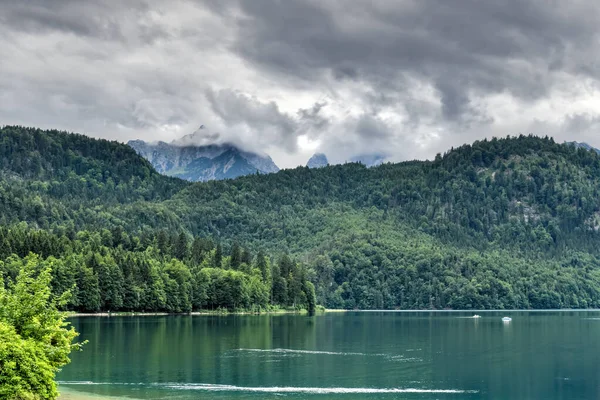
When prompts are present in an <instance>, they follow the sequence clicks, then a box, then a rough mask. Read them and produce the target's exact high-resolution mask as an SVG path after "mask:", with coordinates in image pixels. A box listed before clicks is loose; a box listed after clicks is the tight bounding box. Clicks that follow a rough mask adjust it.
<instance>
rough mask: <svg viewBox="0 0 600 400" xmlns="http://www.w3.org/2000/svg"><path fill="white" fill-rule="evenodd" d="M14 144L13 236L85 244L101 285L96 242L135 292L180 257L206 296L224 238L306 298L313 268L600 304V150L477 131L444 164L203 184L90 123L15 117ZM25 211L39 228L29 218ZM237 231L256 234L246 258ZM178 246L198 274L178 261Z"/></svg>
mask: <svg viewBox="0 0 600 400" xmlns="http://www.w3.org/2000/svg"><path fill="white" fill-rule="evenodd" d="M45 138H49V139H45ZM47 140H50V149H51V150H50V151H48V150H47V147H44V146H45V144H44V143H45V142H46V141H47ZM0 151H1V152H2V155H3V157H2V159H3V160H7V159H10V160H12V161H13V162H6V161H4V162H3V164H2V168H3V169H2V171H3V172H2V184H1V186H0V188H1V191H0V204H1V205H2V210H3V211H2V215H1V220H2V223H3V225H5V226H8V227H12V228H10V229H8V230H7V231H6V232H5V233H4V235H3V236H4V237H7V238H8V237H10V238H11V239H10V240H13V241H14V242H15V244H12V245H10V248H11V249H14V248H17V247H18V248H19V252H18V254H19V255H20V256H21V257H24V256H26V254H27V250H34V252H36V253H40V254H41V255H42V256H47V255H53V256H55V257H58V258H59V259H62V258H64V254H63V253H64V252H67V250H66V249H67V248H70V249H73V248H75V249H80V250H81V251H82V252H83V253H81V254H83V255H82V260H87V261H80V262H85V263H86V265H88V267H89V268H91V273H92V276H91V278H90V279H91V280H92V281H94V278H93V274H96V275H95V276H96V279H97V280H98V285H101V284H102V282H104V280H105V279H103V278H102V276H103V275H102V274H105V275H106V272H102V271H105V270H103V269H102V268H99V267H98V266H97V265H96V264H95V261H89V260H93V259H94V257H92V256H90V255H89V254H88V252H90V251H91V252H92V253H93V252H96V251H100V253H101V254H102V257H104V258H103V259H106V257H108V258H109V259H110V260H112V261H110V262H108V264H110V265H112V264H115V265H116V267H115V266H112V267H111V268H113V269H114V271H113V273H114V274H115V276H117V277H118V276H130V280H131V284H130V286H131V287H130V289H129V290H130V291H133V292H135V291H136V290H138V291H139V290H146V289H143V288H144V287H148V286H149V284H148V283H147V282H145V281H144V280H143V279H141V277H140V275H142V276H147V272H143V271H144V268H147V267H142V266H143V265H145V263H147V262H149V261H142V260H146V259H148V257H149V258H150V259H157V260H161V261H160V262H159V264H157V265H163V266H162V267H157V268H159V271H163V272H164V273H165V274H167V275H169V273H167V272H166V271H171V272H170V275H169V276H172V277H173V279H175V280H176V281H177V279H179V283H178V285H179V287H183V286H185V285H187V284H184V283H185V282H188V280H189V287H188V286H185V287H188V289H185V290H184V292H185V293H188V294H189V296H188V297H190V296H191V297H193V295H194V293H196V291H195V289H193V288H195V287H197V286H198V285H200V283H201V281H198V280H197V279H200V278H197V277H198V276H201V275H198V273H194V272H193V271H194V268H198V267H199V266H200V265H202V262H205V264H204V265H203V268H204V269H207V268H208V269H211V268H215V267H218V266H217V265H214V259H215V252H218V251H221V252H223V253H224V254H231V255H232V258H233V260H234V262H233V265H234V267H233V268H232V267H231V265H232V264H231V258H227V257H225V258H226V261H224V263H223V264H221V266H225V268H229V269H227V271H230V270H231V269H234V270H238V271H240V268H241V267H240V266H241V265H242V264H244V265H246V266H247V267H243V268H242V270H241V273H242V274H246V275H244V276H248V277H250V276H252V274H253V272H252V271H254V270H256V271H261V268H262V271H264V270H265V267H264V265H265V263H264V262H262V261H260V260H258V257H254V256H255V255H256V254H257V253H258V251H259V250H262V251H264V254H267V256H266V259H267V260H269V262H268V263H266V264H269V265H270V266H272V267H274V268H273V269H271V267H269V268H268V269H269V274H270V275H271V276H272V277H279V278H280V279H279V280H278V283H275V280H271V281H269V280H268V279H267V277H266V275H264V274H266V272H264V274H263V275H262V281H263V283H265V284H267V285H268V286H269V289H268V290H269V296H270V298H271V302H274V303H273V304H282V305H292V304H296V302H297V301H298V302H300V303H305V302H306V297H307V296H306V293H309V292H310V289H298V288H302V287H304V286H305V284H304V283H303V282H304V279H307V280H309V281H311V282H312V283H314V285H315V288H316V294H317V300H318V301H319V302H320V303H321V304H324V305H326V306H328V307H343V308H371V309H376V308H410V309H416V308H560V307H573V308H580V307H598V306H600V269H599V268H598V267H599V266H600V262H599V259H598V256H599V250H598V249H599V248H600V246H598V244H599V241H600V236H599V235H600V234H599V233H598V229H599V228H600V193H599V190H598V188H600V156H599V155H598V154H596V153H595V152H592V151H587V150H585V149H578V148H575V147H573V146H567V145H562V144H557V143H555V142H554V141H553V140H552V139H550V138H538V137H533V136H520V137H515V138H506V139H493V140H485V141H478V142H475V143H473V144H472V145H464V146H461V147H460V148H457V149H452V150H450V151H448V152H447V153H446V154H444V155H438V156H437V157H436V158H435V160H434V161H431V162H429V161H425V162H421V161H411V162H404V163H399V164H389V163H388V164H383V165H380V166H378V167H373V168H367V167H365V166H364V165H362V164H358V163H350V164H344V165H337V166H328V167H323V168H317V169H309V168H306V167H299V168H296V169H293V170H283V171H280V172H278V173H276V174H269V175H260V176H256V175H251V176H245V177H241V178H238V179H235V180H228V181H213V182H207V183H197V184H190V183H186V182H183V181H180V180H177V179H173V178H168V177H164V176H161V175H159V174H157V173H156V172H155V171H154V170H153V169H152V167H151V166H150V165H149V164H148V162H147V161H145V160H144V159H143V158H141V157H139V156H138V155H137V154H135V152H133V151H132V150H128V149H127V146H124V145H121V144H118V143H114V142H106V141H98V140H94V139H90V138H86V137H84V136H80V135H70V134H66V133H60V132H53V131H52V132H46V131H39V130H35V129H29V128H20V127H5V128H3V129H2V131H0ZM31 160H37V161H31ZM57 160H61V161H60V162H59V161H57ZM38 165H39V167H38ZM82 166H83V167H82ZM55 170H57V171H62V172H60V173H59V174H56V173H54V171H55ZM50 171H52V173H50ZM56 188H61V190H58V189H56ZM21 221H27V222H28V223H29V228H27V227H23V226H18V227H15V224H17V223H19V222H21ZM32 228H33V229H34V230H33V231H31V229H32ZM37 228H40V229H42V232H46V233H43V234H42V233H35V232H39V231H36V230H35V229H37ZM84 230H85V232H86V233H85V234H83V233H76V232H77V231H84ZM68 232H71V233H70V234H68V235H67V233H68ZM14 235H17V236H18V237H19V238H20V239H15V238H14V237H13V236H14ZM28 235H34V236H35V235H42V236H43V237H45V238H46V239H44V241H46V242H48V243H54V244H53V245H48V246H41V245H39V243H37V242H39V241H40V240H41V239H37V242H36V241H35V240H34V241H31V240H29V241H28V240H27V239H24V238H26V237H29V236H28ZM64 235H66V236H64ZM95 235H97V236H95ZM182 235H183V236H182ZM94 237H97V239H94ZM179 238H181V239H179ZM194 238H195V239H194ZM184 239H185V240H184ZM178 240H179V243H183V242H185V243H186V245H185V246H184V245H178V244H177V243H178ZM6 241H7V242H8V241H9V240H8V239H6ZM194 242H197V244H196V246H197V247H196V252H195V253H194V251H193V249H194V247H193V245H192V243H194ZM61 243H62V244H61ZM94 243H96V244H94ZM217 243H221V244H222V246H223V247H222V248H221V247H219V246H216V244H217ZM234 243H240V244H241V245H242V247H247V251H248V255H246V257H245V262H244V263H238V262H237V261H235V260H236V257H234V255H235V254H237V253H236V252H237V251H240V250H235V248H236V246H235V245H234ZM98 246H100V247H98ZM178 246H179V247H178ZM44 247H47V248H46V249H43V250H40V248H44ZM217 247H218V248H219V249H221V250H218V249H217ZM98 248H102V249H104V250H97V249H98ZM49 249H50V250H49ZM82 249H87V250H85V251H84V250H82ZM94 249H96V250H94ZM119 249H121V250H119ZM157 249H158V255H157V254H154V253H152V252H153V251H154V252H156V251H157ZM177 249H179V250H177ZM217 250H218V251H217ZM78 251H79V250H78ZM122 252H124V253H122ZM128 252H131V254H130V255H127V254H129V253H128ZM8 253H9V252H6V251H5V255H4V257H6V256H8ZM286 253H287V254H289V255H290V256H291V258H292V260H295V261H294V262H292V261H288V260H287V258H286V257H285V256H284V257H282V255H283V254H286ZM85 254H88V255H85ZM152 254H154V255H152ZM193 254H196V256H193ZM269 255H270V257H269ZM173 256H177V257H175V258H176V259H177V260H180V262H181V265H179V266H178V267H177V268H179V269H181V271H182V272H181V273H182V274H183V275H181V274H176V273H174V272H173V271H172V268H174V267H173V266H172V265H171V264H170V259H171V257H173ZM90 257H91V258H90ZM217 258H219V257H217ZM135 259H138V261H132V260H135ZM118 260H129V261H126V262H125V261H123V262H120V261H118ZM208 260H213V261H208ZM257 260H258V261H257ZM259 261H260V262H259ZM73 262H74V263H76V262H75V261H73ZM128 263H131V265H132V266H131V267H126V266H125V265H127V264H128ZM161 263H162V264H161ZM259 264H260V265H262V267H260V266H259ZM291 265H293V267H292V266H291ZM140 268H142V269H140ZM244 268H247V269H244ZM185 270H188V271H192V272H190V274H191V276H192V277H191V278H185V277H184V276H187V275H186V274H185V273H184V271H185ZM119 271H120V272H119ZM224 271H225V270H224ZM244 271H245V272H244ZM294 271H295V272H294ZM88 272H89V271H88ZM207 273H208V272H207ZM211 273H213V272H211ZM119 274H120V275H119ZM261 274H262V273H261ZM290 274H291V275H290ZM159 275H160V274H159ZM202 276H204V275H202ZM294 276H299V278H298V279H299V280H298V281H297V284H296V286H295V287H296V289H293V291H294V293H304V294H303V295H302V296H304V297H302V296H300V295H299V294H297V295H295V298H296V300H294V301H290V298H289V297H288V296H287V293H288V290H292V289H291V288H292V286H293V285H292V286H290V284H291V283H292V282H295V280H294V279H295V278H294ZM176 277H177V279H176ZM115 279H116V278H115ZM144 279H147V278H144ZM244 279H245V278H244ZM248 279H249V278H248ZM117 280H118V279H117ZM202 282H203V281H202ZM248 282H250V281H248ZM168 284H169V283H168V281H164V282H163V285H167V286H168ZM78 285H79V283H78ZM194 285H196V286H194ZM244 285H246V284H244ZM247 285H250V283H247ZM150 286H151V285H150ZM200 286H201V285H200ZM248 287H250V286H248ZM99 290H100V289H99ZM108 290H109V289H107V288H104V289H102V290H100V291H101V292H102V293H104V292H105V291H108ZM121 290H124V289H121ZM163 290H164V289H163ZM177 290H179V289H177ZM177 290H176V289H173V291H174V292H177ZM182 290H183V289H182ZM262 290H266V289H260V290H259V292H261V291H262ZM203 293H205V296H208V297H207V298H211V295H209V294H206V292H203ZM261 293H262V292H261ZM274 293H278V294H277V296H278V300H274V299H273V294H274ZM173 296H174V297H177V296H179V295H173ZM181 296H183V295H181ZM181 296H179V297H181ZM213 296H214V295H213ZM269 296H268V297H269ZM299 298H303V299H304V300H297V299H299ZM190 301H191V300H190ZM261 302H262V303H260V302H259V303H260V304H262V305H263V306H264V305H265V304H266V303H264V299H263V300H261ZM190 304H192V303H190ZM207 304H208V303H202V302H199V303H194V304H193V306H192V305H190V307H192V308H202V307H206V306H207ZM227 304H228V305H227V306H226V307H234V306H235V304H236V303H235V302H233V303H231V302H229V303H227ZM232 304H233V305H232ZM251 304H258V303H256V302H254V303H253V301H250V300H248V301H246V303H245V306H244V307H248V306H250V305H251ZM121 307H122V308H127V307H125V306H123V305H121ZM140 307H141V306H140V305H139V304H137V305H130V306H129V308H128V309H132V308H133V309H138V308H140ZM100 308H102V307H100ZM144 309H148V308H144ZM158 309H162V308H161V307H158ZM170 309H178V308H177V307H176V306H171V308H170Z"/></svg>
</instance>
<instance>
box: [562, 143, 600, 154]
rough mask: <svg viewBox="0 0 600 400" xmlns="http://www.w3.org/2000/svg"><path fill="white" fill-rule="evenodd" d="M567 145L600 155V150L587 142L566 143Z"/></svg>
mask: <svg viewBox="0 0 600 400" xmlns="http://www.w3.org/2000/svg"><path fill="white" fill-rule="evenodd" d="M565 144H569V145H571V146H575V147H580V148H582V149H586V150H594V151H595V152H596V153H598V154H600V149H597V148H595V147H592V146H590V145H589V144H587V143H585V142H581V143H580V142H565Z"/></svg>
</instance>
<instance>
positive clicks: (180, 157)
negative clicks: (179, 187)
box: [127, 135, 279, 182]
mask: <svg viewBox="0 0 600 400" xmlns="http://www.w3.org/2000/svg"><path fill="white" fill-rule="evenodd" d="M192 136H193V135H187V136H184V137H183V138H181V139H179V140H175V141H173V142H171V143H166V142H157V143H147V142H145V141H143V140H131V141H129V142H128V143H127V144H128V145H129V146H130V147H131V148H133V149H134V150H135V151H136V152H137V153H138V154H139V155H141V156H142V157H144V158H145V159H146V160H148V161H149V162H150V163H151V164H152V165H153V166H154V168H155V169H156V170H157V171H158V172H160V173H161V174H165V175H169V176H175V177H178V178H182V179H185V180H188V181H193V182H205V181H210V180H222V179H232V178H237V177H239V176H243V175H250V174H255V173H257V172H258V173H261V174H269V173H272V172H277V171H279V167H277V165H275V163H274V162H273V160H272V159H271V157H269V156H268V155H259V154H256V153H252V152H248V151H243V150H241V149H239V148H238V147H236V146H234V145H232V144H227V143H226V144H211V145H206V146H196V145H193V144H189V143H193V137H192Z"/></svg>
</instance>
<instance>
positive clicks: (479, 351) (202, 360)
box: [58, 311, 600, 400]
mask: <svg viewBox="0 0 600 400" xmlns="http://www.w3.org/2000/svg"><path fill="white" fill-rule="evenodd" d="M478 314H480V315H481V318H480V319H473V318H468V317H469V316H471V315H473V313H472V312H469V313H466V312H348V313H328V314H325V315H321V316H317V317H307V316H297V315H271V316H152V317H151V316H147V317H111V318H106V317H98V318H95V317H83V318H74V319H72V320H71V321H72V323H73V325H74V326H75V327H76V328H77V330H78V331H79V332H81V338H82V339H87V340H89V342H90V343H89V344H88V345H86V346H85V350H84V351H83V352H81V353H75V354H73V356H72V360H73V362H72V363H71V364H70V365H69V366H67V367H65V369H64V370H63V371H62V372H61V373H60V374H59V376H58V379H59V381H61V388H63V389H64V390H68V391H72V390H76V391H81V392H84V393H87V394H100V395H110V396H116V397H127V398H141V399H229V398H234V399H279V398H281V397H284V398H290V399H305V398H306V399H315V400H317V399H340V400H346V399H461V400H463V399H465V400H466V399H592V398H600V312H599V311H586V312H571V311H548V312H517V311H512V312H478ZM505 315H509V316H511V317H512V318H513V320H512V322H510V323H503V322H502V320H501V318H502V317H503V316H505Z"/></svg>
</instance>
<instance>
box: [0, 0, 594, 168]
mask: <svg viewBox="0 0 600 400" xmlns="http://www.w3.org/2000/svg"><path fill="white" fill-rule="evenodd" d="M598 21H600V2H599V1H597V0H590V1H577V0H574V1H571V0H570V1H562V0H560V1H559V0H544V1H533V0H515V1H502V0H494V1H481V0H453V1H447V0H439V1H434V0H414V1H402V0H396V1H348V0H339V1H333V0H332V1H328V0H317V1H310V0H302V1H296V0H281V1H262V0H245V1H239V2H238V1H216V0H215V1H206V2H204V1H177V0H170V1H168V2H166V1H144V2H142V1H139V2H137V1H123V2H120V1H112V0H110V1H98V0H95V1H83V0H73V1H70V0H38V1H31V0H29V1H19V0H13V1H9V0H0V124H1V125H5V124H21V125H28V126H37V127H42V128H59V129H66V130H69V131H75V132H81V133H85V134H88V135H91V136H95V137H103V138H109V139H117V140H120V141H127V140H129V139H137V138H140V139H144V140H148V141H151V140H165V141H171V140H173V139H176V138H179V137H181V136H183V135H186V134H189V133H192V132H194V131H195V130H196V129H197V128H198V127H199V126H200V125H201V124H202V125H204V126H205V127H206V128H205V129H203V130H201V133H202V135H205V137H204V138H200V139H202V140H201V141H202V142H208V141H214V140H216V141H230V142H234V143H236V144H238V145H240V146H243V147H245V148H247V149H250V150H261V151H265V152H267V153H269V154H270V155H271V156H272V157H273V159H274V160H275V162H276V163H277V164H278V165H279V166H281V167H290V166H295V165H298V164H304V163H305V162H306V160H307V159H308V158H309V157H310V155H311V154H312V153H314V152H316V151H320V152H324V153H326V154H327V155H328V157H329V158H330V160H331V161H334V162H338V161H344V160H345V159H348V158H350V157H351V156H353V155H357V154H360V153H384V154H386V155H387V156H389V158H390V160H393V161H398V160H406V159H415V158H419V159H424V158H432V157H433V156H434V155H435V153H436V152H443V151H445V150H447V149H448V148H450V147H451V146H456V145H460V144H463V143H465V142H472V141H473V140H475V139H478V138H483V137H491V136H506V135H509V134H510V135H514V134H519V133H530V132H531V133H535V134H538V135H546V134H547V135H552V136H554V137H555V138H556V139H557V140H559V141H563V140H577V141H586V142H588V143H590V144H592V145H595V146H600V84H599V83H600V24H599V22H598Z"/></svg>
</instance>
